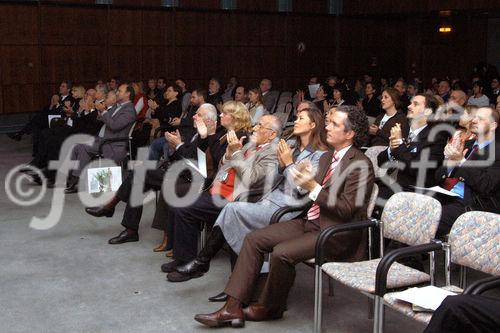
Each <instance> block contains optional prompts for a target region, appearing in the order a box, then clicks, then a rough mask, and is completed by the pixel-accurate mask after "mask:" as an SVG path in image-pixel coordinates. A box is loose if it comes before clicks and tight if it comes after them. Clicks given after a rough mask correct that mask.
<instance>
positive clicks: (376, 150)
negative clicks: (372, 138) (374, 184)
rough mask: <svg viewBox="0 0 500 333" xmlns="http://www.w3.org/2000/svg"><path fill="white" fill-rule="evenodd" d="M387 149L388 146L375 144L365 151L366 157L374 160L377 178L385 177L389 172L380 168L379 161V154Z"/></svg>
mask: <svg viewBox="0 0 500 333" xmlns="http://www.w3.org/2000/svg"><path fill="white" fill-rule="evenodd" d="M386 149H387V147H386V146H373V147H370V148H368V149H367V150H366V151H365V155H366V157H368V158H369V159H370V161H372V164H373V171H374V172H375V177H377V178H381V177H384V176H385V174H386V173H387V169H383V168H379V166H378V161H377V156H378V154H380V153H381V152H383V151H384V150H386Z"/></svg>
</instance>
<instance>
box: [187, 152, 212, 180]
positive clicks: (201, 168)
mask: <svg viewBox="0 0 500 333" xmlns="http://www.w3.org/2000/svg"><path fill="white" fill-rule="evenodd" d="M197 149H198V151H197V154H198V163H197V164H198V165H195V164H194V163H193V162H192V161H191V160H188V159H187V158H185V159H184V162H186V164H187V165H189V166H190V167H191V168H193V169H195V170H196V171H198V173H199V174H200V175H202V176H203V178H207V158H206V155H205V153H204V152H203V151H201V149H200V148H197Z"/></svg>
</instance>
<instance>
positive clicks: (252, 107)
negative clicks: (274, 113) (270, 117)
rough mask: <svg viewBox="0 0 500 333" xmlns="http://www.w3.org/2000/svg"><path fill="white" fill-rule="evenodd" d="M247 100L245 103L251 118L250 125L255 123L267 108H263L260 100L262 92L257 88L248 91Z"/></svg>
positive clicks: (265, 112)
mask: <svg viewBox="0 0 500 333" xmlns="http://www.w3.org/2000/svg"><path fill="white" fill-rule="evenodd" d="M248 99H249V102H248V103H247V104H246V107H247V109H248V112H250V118H251V119H252V125H255V124H257V121H258V120H259V118H260V117H262V116H263V115H264V114H267V110H266V109H265V108H264V102H263V100H262V94H261V92H260V90H259V89H257V88H254V89H250V91H249V92H248Z"/></svg>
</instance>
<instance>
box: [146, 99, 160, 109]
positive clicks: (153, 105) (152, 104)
mask: <svg viewBox="0 0 500 333" xmlns="http://www.w3.org/2000/svg"><path fill="white" fill-rule="evenodd" d="M148 107H150V108H151V109H152V110H153V111H154V110H156V109H158V103H156V102H155V101H153V100H152V99H150V100H148Z"/></svg>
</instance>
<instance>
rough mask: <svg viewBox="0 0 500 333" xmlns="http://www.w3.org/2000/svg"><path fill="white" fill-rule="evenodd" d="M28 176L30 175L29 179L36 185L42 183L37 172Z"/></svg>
mask: <svg viewBox="0 0 500 333" xmlns="http://www.w3.org/2000/svg"><path fill="white" fill-rule="evenodd" d="M30 177H31V180H32V181H33V183H35V184H37V185H42V184H43V179H42V178H40V176H39V175H38V174H32V175H30Z"/></svg>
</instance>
